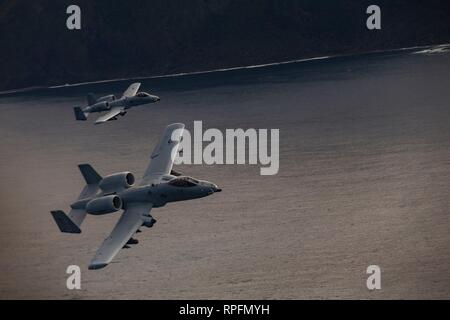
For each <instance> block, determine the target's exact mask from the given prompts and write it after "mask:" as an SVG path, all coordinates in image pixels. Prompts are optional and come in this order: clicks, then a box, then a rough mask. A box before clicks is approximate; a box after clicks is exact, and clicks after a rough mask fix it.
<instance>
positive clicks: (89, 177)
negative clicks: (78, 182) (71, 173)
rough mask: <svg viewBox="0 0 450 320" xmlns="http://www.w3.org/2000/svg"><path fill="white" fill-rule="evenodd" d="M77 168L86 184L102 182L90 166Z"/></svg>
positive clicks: (81, 165)
mask: <svg viewBox="0 0 450 320" xmlns="http://www.w3.org/2000/svg"><path fill="white" fill-rule="evenodd" d="M78 168H79V169H80V172H81V174H82V175H83V178H84V180H86V184H98V183H100V181H101V180H102V177H101V176H100V175H99V174H98V173H97V171H95V170H94V168H92V166H91V165H90V164H80V165H78Z"/></svg>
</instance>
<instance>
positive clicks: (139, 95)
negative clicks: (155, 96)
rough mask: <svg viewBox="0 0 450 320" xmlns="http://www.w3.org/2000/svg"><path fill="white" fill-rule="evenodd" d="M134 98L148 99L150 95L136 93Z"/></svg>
mask: <svg viewBox="0 0 450 320" xmlns="http://www.w3.org/2000/svg"><path fill="white" fill-rule="evenodd" d="M136 97H139V98H146V97H150V95H149V94H148V93H146V92H138V93H137V94H136Z"/></svg>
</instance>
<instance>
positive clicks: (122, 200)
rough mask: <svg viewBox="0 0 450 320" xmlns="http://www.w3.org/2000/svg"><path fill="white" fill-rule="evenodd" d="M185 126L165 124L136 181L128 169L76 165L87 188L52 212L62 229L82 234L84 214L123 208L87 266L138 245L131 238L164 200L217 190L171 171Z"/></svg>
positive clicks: (150, 221)
mask: <svg viewBox="0 0 450 320" xmlns="http://www.w3.org/2000/svg"><path fill="white" fill-rule="evenodd" d="M183 130H184V124H181V123H175V124H171V125H169V126H168V127H167V128H166V129H165V131H164V135H163V137H162V138H161V140H160V141H159V143H158V145H157V146H156V148H155V149H154V150H153V153H152V155H151V160H150V164H149V165H148V167H147V170H146V171H145V174H144V176H143V178H142V180H141V182H140V183H139V185H137V186H134V182H135V178H134V175H133V174H132V173H130V172H120V173H115V174H112V175H109V176H106V177H104V178H102V177H101V176H100V175H99V174H98V173H97V172H96V171H95V170H94V169H93V168H92V167H91V166H90V165H89V164H82V165H79V169H80V171H81V174H82V175H83V177H84V179H85V180H86V186H85V187H84V189H83V191H82V192H81V194H80V196H79V198H78V200H77V201H75V202H74V203H73V204H71V206H70V207H71V211H70V213H69V215H68V216H67V215H66V214H65V213H64V212H63V211H60V210H58V211H52V212H51V213H52V216H53V218H54V220H55V222H56V224H57V225H58V227H59V229H60V231H61V232H64V233H81V229H80V226H81V224H82V222H83V220H84V218H85V217H86V214H88V213H89V214H92V215H104V214H110V213H116V212H118V211H120V210H122V209H123V210H124V212H123V214H122V216H121V217H120V219H119V221H118V222H117V224H116V226H115V227H114V229H113V231H112V232H111V234H110V236H109V237H108V238H106V240H105V241H104V242H103V244H102V245H101V247H100V248H99V249H98V251H97V253H96V254H95V257H94V258H93V260H92V261H91V263H90V265H89V269H91V270H92V269H100V268H103V267H105V266H107V265H108V264H109V263H110V262H111V261H112V259H113V258H114V256H115V255H116V254H117V253H118V252H119V251H120V249H122V248H129V245H131V244H137V243H138V240H136V239H133V238H132V236H133V235H134V234H135V233H137V232H140V230H139V228H140V227H141V226H146V227H148V228H151V227H152V226H153V224H154V223H155V222H156V220H155V219H154V218H153V217H152V216H151V215H150V213H149V212H150V210H151V209H152V208H159V207H163V206H165V205H166V204H167V203H169V202H175V201H183V200H190V199H197V198H202V197H206V196H209V195H211V194H213V193H215V192H220V191H222V190H221V189H219V188H218V187H217V185H215V184H213V183H211V182H208V181H203V180H197V179H194V178H191V177H187V176H182V175H181V174H180V173H177V172H175V171H173V170H172V167H173V161H174V159H175V155H176V154H177V151H178V146H179V143H180V141H181V139H182V132H183Z"/></svg>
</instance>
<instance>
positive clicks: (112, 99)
mask: <svg viewBox="0 0 450 320" xmlns="http://www.w3.org/2000/svg"><path fill="white" fill-rule="evenodd" d="M114 100H116V96H115V95H113V94H110V95H109V96H104V97H101V98H98V99H97V102H104V101H106V102H111V101H114Z"/></svg>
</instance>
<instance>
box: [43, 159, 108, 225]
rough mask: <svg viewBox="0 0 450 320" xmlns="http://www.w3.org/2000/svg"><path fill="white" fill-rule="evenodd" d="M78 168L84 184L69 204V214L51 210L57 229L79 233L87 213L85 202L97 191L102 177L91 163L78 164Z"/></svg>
mask: <svg viewBox="0 0 450 320" xmlns="http://www.w3.org/2000/svg"><path fill="white" fill-rule="evenodd" d="M78 168H79V169H80V172H81V174H82V175H83V178H84V180H85V181H86V186H85V187H84V188H83V190H82V191H81V194H80V196H79V197H78V201H76V202H75V203H73V204H72V205H71V210H70V213H69V215H66V214H65V213H64V212H63V211H61V210H54V211H52V212H51V213H52V216H53V219H54V220H55V222H56V224H57V225H58V228H59V230H60V231H61V232H64V233H81V229H80V227H81V224H82V223H83V221H84V218H85V217H86V215H87V212H86V209H85V204H86V202H87V201H88V200H89V199H90V198H91V197H93V196H94V195H95V194H96V193H97V191H98V189H99V187H98V184H99V183H100V181H101V180H102V177H101V176H100V175H99V174H98V173H97V171H95V170H94V168H92V166H91V165H89V164H80V165H79V166H78Z"/></svg>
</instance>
